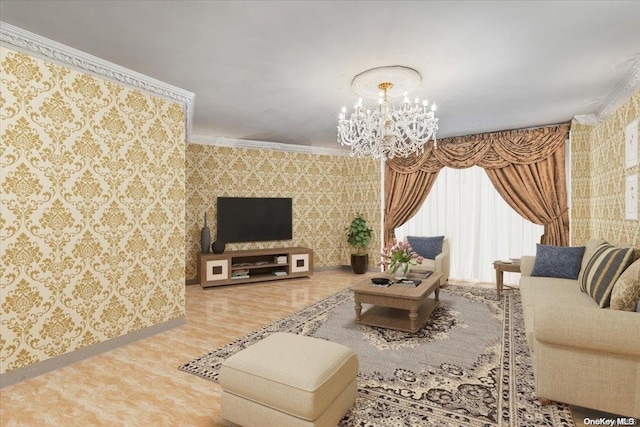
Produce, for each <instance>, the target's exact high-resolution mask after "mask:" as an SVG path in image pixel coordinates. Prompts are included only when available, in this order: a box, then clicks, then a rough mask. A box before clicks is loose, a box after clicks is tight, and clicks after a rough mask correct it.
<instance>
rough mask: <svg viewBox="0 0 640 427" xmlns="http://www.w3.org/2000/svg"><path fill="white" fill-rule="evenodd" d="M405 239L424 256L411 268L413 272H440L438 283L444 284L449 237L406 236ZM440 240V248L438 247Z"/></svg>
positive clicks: (447, 261) (446, 278) (447, 264)
mask: <svg viewBox="0 0 640 427" xmlns="http://www.w3.org/2000/svg"><path fill="white" fill-rule="evenodd" d="M407 241H408V242H409V244H410V245H411V247H412V248H413V250H414V251H415V252H416V253H417V254H418V255H420V256H422V257H423V258H424V261H422V264H420V265H417V266H416V267H414V268H412V270H413V271H415V272H420V271H433V272H434V273H442V278H441V279H440V285H441V286H442V285H444V284H445V282H447V281H448V280H449V271H450V269H449V253H450V251H451V248H450V243H449V239H447V238H444V237H443V236H440V237H417V236H407ZM440 242H442V249H441V250H440V252H439V253H438V250H439V249H440V248H439V246H440Z"/></svg>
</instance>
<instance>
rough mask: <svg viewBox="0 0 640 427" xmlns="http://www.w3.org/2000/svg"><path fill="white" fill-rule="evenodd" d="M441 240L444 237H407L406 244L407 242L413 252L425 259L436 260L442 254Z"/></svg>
mask: <svg viewBox="0 0 640 427" xmlns="http://www.w3.org/2000/svg"><path fill="white" fill-rule="evenodd" d="M443 240H444V236H434V237H418V236H407V242H409V244H410V245H411V248H412V249H413V250H414V252H415V253H417V254H418V255H420V256H421V257H423V258H427V259H436V257H437V256H438V255H440V253H441V252H442V241H443Z"/></svg>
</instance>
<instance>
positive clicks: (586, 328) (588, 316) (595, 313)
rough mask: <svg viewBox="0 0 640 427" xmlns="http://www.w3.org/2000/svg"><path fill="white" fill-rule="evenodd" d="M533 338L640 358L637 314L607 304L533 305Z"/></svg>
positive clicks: (555, 343)
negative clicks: (587, 305) (572, 305)
mask: <svg viewBox="0 0 640 427" xmlns="http://www.w3.org/2000/svg"><path fill="white" fill-rule="evenodd" d="M534 325H535V326H534V334H535V339H536V340H537V341H541V342H545V343H549V344H554V345H558V346H563V347H576V348H580V349H589V350H592V351H599V352H606V353H614V354H624V355H627V356H635V357H638V358H640V333H638V331H640V314H638V313H634V312H629V311H621V310H611V309H608V308H596V307H595V306H594V308H584V307H570V308H566V307H562V306H559V305H557V304H548V305H544V306H541V307H540V306H537V307H535V320H534Z"/></svg>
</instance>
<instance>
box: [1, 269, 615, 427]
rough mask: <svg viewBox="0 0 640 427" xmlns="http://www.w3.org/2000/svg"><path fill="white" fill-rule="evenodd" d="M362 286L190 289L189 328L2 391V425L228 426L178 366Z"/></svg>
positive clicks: (349, 280) (292, 283) (316, 283)
mask: <svg viewBox="0 0 640 427" xmlns="http://www.w3.org/2000/svg"><path fill="white" fill-rule="evenodd" d="M362 279H363V276H359V275H358V276H357V275H354V274H352V273H350V272H346V271H325V272H318V273H315V274H314V275H313V276H312V277H311V278H302V279H290V280H282V281H277V282H266V283H257V284H248V285H234V286H224V287H218V288H208V289H206V290H203V289H201V288H200V286H199V285H189V286H187V287H186V317H187V323H186V324H185V325H183V326H180V327H177V328H173V329H171V330H169V331H166V332H163V333H160V334H158V335H155V336H152V337H149V338H146V339H144V340H141V341H137V342H135V343H132V344H128V345H125V346H123V347H119V348H116V349H114V350H111V351H109V352H107V353H104V354H101V355H98V356H94V357H91V358H89V359H86V360H83V361H80V362H77V363H74V364H72V365H69V366H66V367H63V368H60V369H58V370H55V371H53V372H49V373H47V374H43V375H41V376H39V377H36V378H33V379H30V380H27V381H23V382H21V383H18V384H15V385H13V386H9V387H6V388H4V389H2V390H0V426H7V427H9V426H83V427H85V426H199V427H213V426H227V427H230V426H232V424H231V423H229V422H226V421H225V420H224V419H222V418H221V417H220V387H219V385H218V384H217V383H215V382H211V381H207V380H204V379H202V378H198V377H196V376H194V375H191V374H188V373H186V372H182V371H179V370H178V369H177V368H178V366H180V365H182V364H184V363H186V362H188V361H189V360H191V359H194V358H196V357H198V356H200V355H203V354H205V353H207V352H209V351H211V350H213V349H215V348H217V347H221V346H223V345H224V344H227V343H229V342H231V341H233V340H235V339H236V338H239V337H240V336H242V335H244V334H246V333H248V332H250V331H252V330H255V329H258V328H260V327H262V326H264V325H266V324H268V323H270V322H272V321H275V320H277V319H279V318H282V317H284V316H286V315H288V314H291V313H293V312H294V311H297V310H299V309H301V308H303V307H306V306H308V305H310V304H313V303H314V302H316V301H318V300H320V299H322V298H325V297H327V296H329V295H331V294H333V293H335V292H337V291H339V290H342V289H344V288H346V287H349V286H351V285H352V284H354V283H356V282H358V281H361V280H362ZM454 284H455V283H454ZM480 286H482V285H480ZM485 286H487V285H485ZM488 286H493V287H495V285H488ZM506 292H508V291H506ZM354 315H355V312H354ZM573 409H574V410H573V414H574V419H575V421H576V425H578V426H580V425H584V424H582V421H583V419H584V417H586V416H588V417H592V418H597V417H600V416H609V414H602V413H599V412H593V411H588V410H585V409H582V408H573Z"/></svg>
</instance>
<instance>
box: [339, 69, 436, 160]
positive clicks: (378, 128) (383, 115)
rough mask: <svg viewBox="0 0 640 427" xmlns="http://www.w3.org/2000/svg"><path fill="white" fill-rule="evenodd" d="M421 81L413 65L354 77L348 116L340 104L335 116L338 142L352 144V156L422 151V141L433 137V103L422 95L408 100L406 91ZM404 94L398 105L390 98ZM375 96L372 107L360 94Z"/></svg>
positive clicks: (434, 132) (401, 154)
mask: <svg viewBox="0 0 640 427" xmlns="http://www.w3.org/2000/svg"><path fill="white" fill-rule="evenodd" d="M421 82H422V77H421V76H420V73H418V72H417V71H416V70H414V69H413V68H408V67H401V66H390V67H378V68H373V69H370V70H367V71H364V72H362V73H360V74H358V75H357V76H355V77H354V78H353V81H352V82H351V88H352V89H353V91H354V92H355V93H356V94H358V95H360V98H359V99H358V102H357V103H356V105H355V106H354V110H353V113H351V116H350V117H349V118H348V119H347V117H346V113H347V109H346V108H345V107H342V111H341V113H340V116H339V118H338V142H339V143H340V144H341V145H343V146H348V147H351V156H353V157H372V158H374V159H378V158H382V159H384V160H386V159H392V158H393V157H395V156H400V157H408V156H410V155H412V154H420V153H422V152H423V151H424V144H426V143H427V142H428V141H429V139H432V138H433V141H434V144H435V141H436V133H437V131H438V119H437V118H436V117H435V110H436V105H435V103H432V104H431V106H429V103H428V101H427V100H426V99H425V100H424V101H422V102H420V100H419V99H418V98H416V99H415V101H414V102H411V101H409V98H408V97H407V93H408V92H409V91H410V90H413V89H415V88H416V87H418V86H419V85H420V83H421ZM400 95H403V96H404V98H403V101H402V103H401V104H400V106H399V107H397V108H396V107H395V105H394V104H393V101H392V99H393V98H396V97H398V96H400ZM363 97H365V98H374V99H375V98H376V97H377V98H378V104H377V105H376V106H375V107H373V108H372V109H368V108H365V107H363V106H362V98H363Z"/></svg>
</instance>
